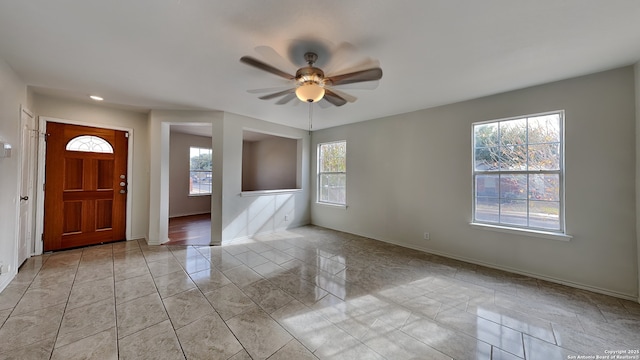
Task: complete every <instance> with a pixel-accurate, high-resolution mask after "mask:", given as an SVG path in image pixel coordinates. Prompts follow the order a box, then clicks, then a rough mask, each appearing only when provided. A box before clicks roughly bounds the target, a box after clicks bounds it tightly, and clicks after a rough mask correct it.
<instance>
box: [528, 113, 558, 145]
mask: <svg viewBox="0 0 640 360" xmlns="http://www.w3.org/2000/svg"><path fill="white" fill-rule="evenodd" d="M554 142H555V143H559V142H560V115H558V114H551V115H543V116H537V117H531V118H529V144H540V143H554Z"/></svg>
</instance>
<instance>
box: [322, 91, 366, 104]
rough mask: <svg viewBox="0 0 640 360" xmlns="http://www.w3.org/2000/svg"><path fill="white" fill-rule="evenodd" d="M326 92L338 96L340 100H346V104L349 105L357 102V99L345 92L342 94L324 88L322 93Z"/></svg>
mask: <svg viewBox="0 0 640 360" xmlns="http://www.w3.org/2000/svg"><path fill="white" fill-rule="evenodd" d="M327 90H329V91H331V92H332V93H334V94H336V95H338V96H340V97H341V98H343V99H345V100H347V102H350V103H352V102H355V101H356V100H358V98H357V97H355V96H353V95H351V94H347V93H346V92H344V91H340V90H338V89H335V88H327V87H325V88H324V91H325V92H326V91H327Z"/></svg>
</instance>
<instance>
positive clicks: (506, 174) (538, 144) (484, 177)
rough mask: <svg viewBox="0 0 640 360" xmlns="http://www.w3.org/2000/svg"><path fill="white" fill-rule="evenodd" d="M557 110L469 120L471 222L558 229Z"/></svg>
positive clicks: (560, 188)
mask: <svg viewBox="0 0 640 360" xmlns="http://www.w3.org/2000/svg"><path fill="white" fill-rule="evenodd" d="M563 116H564V113H563V112H554V113H547V114H538V115H531V116H525V117H520V118H512V119H506V120H500V121H490V122H483V123H476V124H474V125H473V148H474V164H473V182H474V200H475V201H474V222H478V223H489V224H497V225H506V226H512V227H523V228H530V229H539V230H545V231H553V232H563V231H564V226H563V219H562V215H563V202H562V199H563V195H562V194H563V191H564V189H563V186H562V185H563V181H562V177H563V154H562V151H563V144H562V140H563V136H562V131H563Z"/></svg>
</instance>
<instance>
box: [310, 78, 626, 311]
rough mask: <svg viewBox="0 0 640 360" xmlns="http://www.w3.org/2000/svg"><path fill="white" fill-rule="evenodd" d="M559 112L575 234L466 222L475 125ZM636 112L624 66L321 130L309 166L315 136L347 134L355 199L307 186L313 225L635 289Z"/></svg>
mask: <svg viewBox="0 0 640 360" xmlns="http://www.w3.org/2000/svg"><path fill="white" fill-rule="evenodd" d="M563 109H564V110H565V111H566V112H565V116H566V121H565V131H566V136H565V141H566V153H565V158H566V229H567V232H568V234H570V235H572V236H573V238H572V239H571V241H568V242H567V241H558V240H550V239H543V238H537V237H531V236H524V235H517V234H506V233H500V232H494V231H487V230H481V229H478V228H474V227H471V226H470V225H469V223H470V222H471V219H472V214H471V205H472V179H471V154H472V151H471V124H472V123H473V122H477V121H484V120H492V119H500V118H506V117H512V116H518V115H526V114H534V113H540V112H546V111H552V110H563ZM635 116H636V113H635V99H634V71H633V67H625V68H621V69H616V70H612V71H608V72H603V73H598V74H593V75H589V76H584V77H580V78H575V79H570V80H566V81H560V82H556V83H551V84H547V85H542V86H537V87H532V88H528V89H523V90H518V91H513V92H508V93H504V94H499V95H495V96H490V97H485V98H481V99H476V100H471V101H466V102H461V103H457V104H452V105H447V106H442V107H437V108H432V109H426V110H420V111H416V112H411V113H407V114H401V115H397V116H391V117H387V118H382V119H377V120H371V121H365V122H361V123H356V124H351V125H346V126H341V127H336V128H330V129H326V130H321V131H316V132H314V133H313V141H312V165H311V166H312V168H314V167H315V162H316V147H317V144H318V143H321V142H328V141H335V140H346V141H347V206H348V207H347V208H346V209H340V208H335V207H327V206H323V205H321V204H317V203H315V191H312V193H313V194H314V195H313V196H314V199H313V200H314V201H313V202H312V206H311V216H312V223H313V224H316V225H320V226H325V227H328V228H333V229H337V230H341V231H346V232H350V233H355V234H359V235H364V236H368V237H371V238H375V239H379V240H382V241H387V242H392V243H397V244H400V245H404V246H408V247H413V248H417V249H422V250H425V251H429V252H433V253H437V254H443V255H447V256H450V257H454V258H459V259H463V260H468V261H471V262H475V263H479V264H485V265H489V266H493V267H496V268H502V269H507V270H510V271H515V272H520V273H524V274H530V275H533V276H536V277H540V278H544V279H548V280H552V281H557V282H562V283H566V284H571V285H574V286H579V287H584V288H589V289H592V290H596V291H600V292H605V293H610V294H614V295H618V296H623V297H628V298H637V297H638V261H637V254H638V252H637V250H636V242H637V241H636V230H635V226H636V215H635V214H636V209H635V195H634V194H635V176H636V171H635V168H636V159H635V146H636V143H635ZM315 186H316V183H315V177H314V178H313V179H312V188H314V189H315ZM424 232H430V234H431V240H423V233H424Z"/></svg>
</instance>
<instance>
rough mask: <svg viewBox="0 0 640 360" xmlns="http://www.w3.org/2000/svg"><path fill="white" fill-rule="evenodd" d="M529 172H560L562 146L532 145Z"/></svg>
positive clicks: (530, 147)
mask: <svg viewBox="0 0 640 360" xmlns="http://www.w3.org/2000/svg"><path fill="white" fill-rule="evenodd" d="M529 170H560V144H557V143H556V144H540V145H530V146H529Z"/></svg>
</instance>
